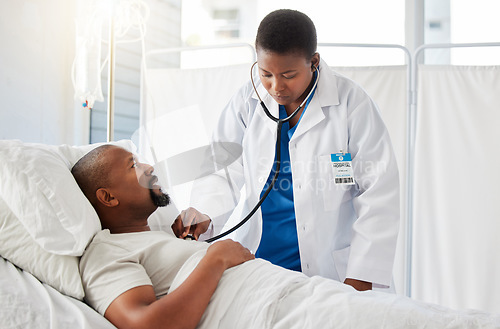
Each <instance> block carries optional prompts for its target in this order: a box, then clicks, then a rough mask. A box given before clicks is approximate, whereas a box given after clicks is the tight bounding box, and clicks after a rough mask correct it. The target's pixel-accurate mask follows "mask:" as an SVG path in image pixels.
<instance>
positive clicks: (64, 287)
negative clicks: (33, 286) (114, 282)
mask: <svg viewBox="0 0 500 329" xmlns="http://www.w3.org/2000/svg"><path fill="white" fill-rule="evenodd" d="M0 255H2V257H4V258H5V259H7V260H9V261H10V262H11V263H13V264H15V265H16V266H18V267H20V268H22V269H23V270H25V271H26V272H29V273H31V274H33V275H34V276H35V277H36V278H38V280H40V281H42V282H45V283H47V284H48V285H50V286H52V287H53V288H55V289H56V290H58V291H60V292H62V293H63V294H65V295H68V296H71V297H74V298H76V299H79V300H82V299H83V296H84V292H83V286H82V281H81V279H80V272H79V270H78V262H79V257H76V256H63V255H56V254H53V253H50V252H47V251H45V250H43V249H42V248H41V247H40V246H39V245H38V244H37V243H36V242H35V240H33V238H32V237H31V236H30V235H29V234H28V232H27V231H26V230H25V229H24V226H23V225H22V224H21V223H20V222H19V219H17V217H16V216H15V215H14V213H13V212H12V211H11V210H10V209H9V207H7V204H6V203H5V201H4V200H3V199H2V198H0Z"/></svg>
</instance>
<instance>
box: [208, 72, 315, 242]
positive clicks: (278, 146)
mask: <svg viewBox="0 0 500 329" xmlns="http://www.w3.org/2000/svg"><path fill="white" fill-rule="evenodd" d="M255 64H257V62H255V63H253V64H252V67H251V68H250V80H251V81H252V86H253V90H254V91H255V94H256V95H257V98H258V99H259V101H260V105H261V106H262V109H263V110H264V112H265V113H266V115H267V116H268V117H269V119H271V120H273V121H274V122H276V123H277V128H276V129H277V134H278V135H277V137H276V172H275V173H274V176H273V179H272V180H271V183H270V184H269V186H268V187H267V189H266V191H265V192H264V194H263V195H262V196H261V198H260V200H259V202H257V204H256V205H255V206H254V207H253V209H252V210H251V211H250V212H249V213H248V215H247V216H246V217H245V218H243V219H242V220H241V221H240V222H239V223H238V224H236V225H234V226H233V227H232V228H230V229H229V230H227V231H225V232H223V233H221V234H219V235H216V236H214V237H212V238H210V239H207V240H205V242H208V243H210V242H213V241H215V240H218V239H220V238H223V237H225V236H226V235H228V234H231V233H233V232H234V231H236V230H237V229H239V228H240V227H241V226H242V225H243V224H245V223H246V222H247V221H248V220H249V219H250V218H251V217H252V216H253V215H254V214H255V212H256V211H257V209H259V207H260V206H261V205H262V203H263V202H264V200H265V199H266V197H267V195H268V194H269V193H270V192H271V189H272V188H273V186H274V183H275V182H276V180H277V179H278V175H279V173H280V165H281V127H282V126H283V124H284V123H286V122H288V121H290V120H291V119H292V118H293V117H295V115H296V114H297V113H299V112H300V110H301V109H302V108H303V107H304V105H305V104H306V103H307V101H308V100H309V98H310V97H311V95H312V94H313V93H314V90H315V89H316V86H317V85H318V81H319V69H318V68H317V67H316V66H314V65H313V66H312V67H313V69H314V72H316V80H315V81H314V84H313V86H312V88H311V90H310V91H309V94H308V95H307V97H306V98H305V99H304V100H303V101H302V103H301V104H300V105H299V106H298V107H297V108H296V109H295V110H294V111H293V112H292V114H290V115H289V116H288V117H286V118H284V119H280V118H276V117H275V116H273V115H272V114H271V113H270V112H269V109H268V108H267V106H266V104H264V101H262V99H261V98H260V95H259V93H258V92H257V88H256V87H255V83H254V81H253V68H254V66H255Z"/></svg>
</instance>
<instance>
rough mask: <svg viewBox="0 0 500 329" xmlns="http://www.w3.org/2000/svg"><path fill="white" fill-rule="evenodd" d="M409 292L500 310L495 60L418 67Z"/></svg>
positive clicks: (499, 82)
mask: <svg viewBox="0 0 500 329" xmlns="http://www.w3.org/2000/svg"><path fill="white" fill-rule="evenodd" d="M418 71H419V75H418V89H417V90H418V103H417V104H418V105H417V132H416V144H415V179H414V186H413V191H414V212H413V223H414V231H413V233H414V234H413V243H414V245H413V251H414V257H413V264H412V274H413V284H412V291H413V294H412V296H413V297H415V298H417V299H421V300H425V301H428V302H433V303H438V304H441V305H445V306H449V307H453V308H459V309H463V308H474V309H481V310H486V311H490V312H497V313H498V312H500V280H498V276H499V274H500V192H499V191H498V185H499V184H500V171H499V168H500V154H499V142H500V67H498V66H496V67H457V66H420V68H419V70H418Z"/></svg>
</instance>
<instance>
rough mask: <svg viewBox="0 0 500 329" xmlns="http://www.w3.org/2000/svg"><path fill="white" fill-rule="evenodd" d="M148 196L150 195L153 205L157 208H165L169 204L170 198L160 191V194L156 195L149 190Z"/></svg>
mask: <svg viewBox="0 0 500 329" xmlns="http://www.w3.org/2000/svg"><path fill="white" fill-rule="evenodd" d="M149 194H150V195H151V199H152V200H153V203H154V204H155V206H157V207H165V206H168V205H169V204H170V196H169V195H168V194H167V193H163V192H162V191H161V190H160V194H156V193H155V191H154V190H153V189H150V190H149Z"/></svg>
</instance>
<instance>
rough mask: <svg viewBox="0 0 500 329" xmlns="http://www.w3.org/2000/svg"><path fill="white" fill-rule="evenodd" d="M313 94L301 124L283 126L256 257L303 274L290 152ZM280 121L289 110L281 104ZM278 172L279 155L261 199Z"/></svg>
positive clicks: (264, 205) (263, 213) (264, 206)
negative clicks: (272, 183)
mask: <svg viewBox="0 0 500 329" xmlns="http://www.w3.org/2000/svg"><path fill="white" fill-rule="evenodd" d="M314 92H315V90H314V91H313V93H312V95H311V96H310V97H309V99H308V100H307V102H306V105H305V106H304V110H303V111H302V113H301V115H300V118H299V121H298V122H297V124H296V125H295V126H293V127H292V128H290V124H289V122H286V123H284V124H283V125H282V127H281V165H280V173H279V175H278V179H277V180H276V183H275V184H274V186H273V188H272V190H271V192H270V193H269V195H268V196H267V198H266V199H265V200H264V202H263V203H262V206H261V212H262V238H261V240H260V245H259V248H258V249H257V252H256V253H255V256H256V257H259V258H263V259H266V260H268V261H270V262H271V263H273V264H275V265H279V266H282V267H284V268H287V269H290V270H294V271H301V270H302V269H301V266H300V253H299V241H298V238H297V225H296V223H295V208H294V203H293V181H292V170H291V166H290V152H289V148H288V143H289V142H290V139H291V138H292V136H293V133H294V132H295V130H296V128H297V126H298V125H299V123H300V120H301V119H302V115H304V112H305V111H306V109H307V106H308V105H309V102H310V100H311V99H312V97H313V96H314ZM279 110H280V119H284V118H286V117H287V114H286V110H285V107H284V106H282V105H280V107H279ZM275 172H276V156H275V158H274V164H273V168H272V169H271V173H270V174H269V177H268V179H267V182H266V184H265V185H264V188H263V190H262V192H261V197H262V195H263V194H264V192H265V191H266V190H267V188H268V187H269V185H270V184H271V181H272V179H273V177H274V174H275Z"/></svg>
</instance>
